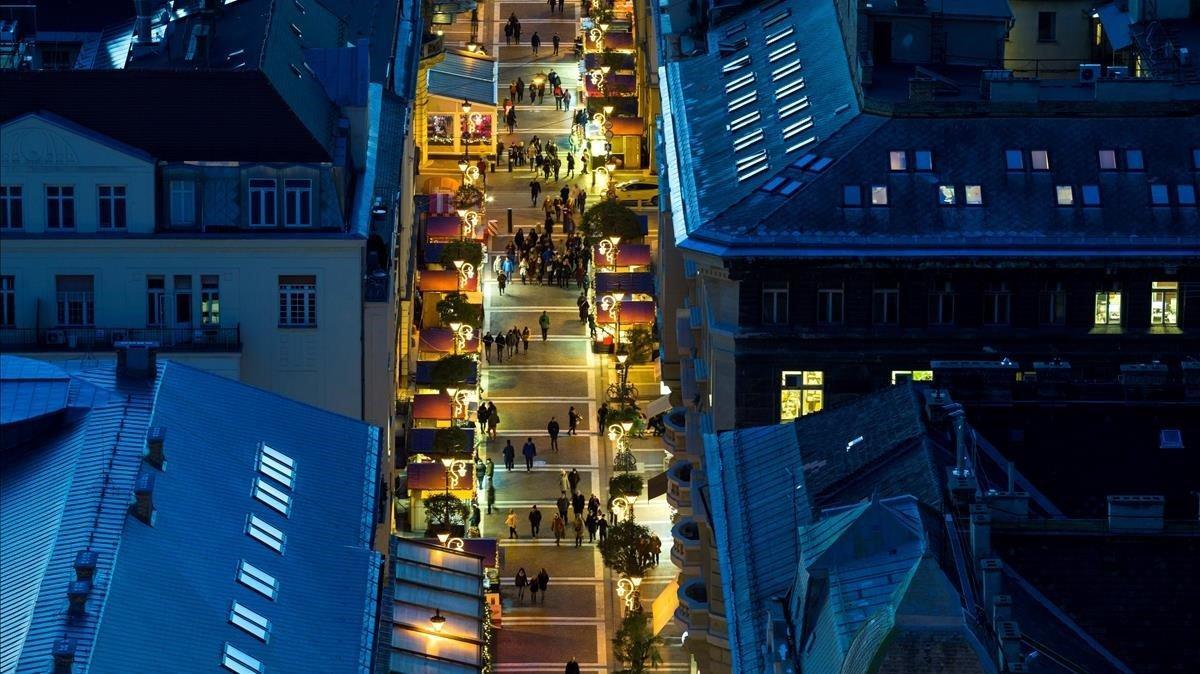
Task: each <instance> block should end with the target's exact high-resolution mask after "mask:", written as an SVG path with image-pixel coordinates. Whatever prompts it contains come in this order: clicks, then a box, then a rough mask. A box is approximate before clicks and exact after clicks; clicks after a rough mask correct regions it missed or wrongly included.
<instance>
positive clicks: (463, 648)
mask: <svg viewBox="0 0 1200 674" xmlns="http://www.w3.org/2000/svg"><path fill="white" fill-rule="evenodd" d="M391 552H392V555H391V560H390V561H391V564H392V574H391V578H390V579H389V580H391V581H392V587H393V592H394V596H393V602H392V606H391V607H390V613H391V620H392V622H393V628H392V634H391V638H390V639H388V640H387V641H386V642H385V643H387V644H388V645H390V646H391V658H390V664H391V671H394V672H426V673H428V674H438V673H441V672H447V673H450V672H463V673H469V672H478V671H480V668H481V667H482V665H483V623H482V619H481V617H480V615H481V611H482V608H483V570H484V559H483V557H481V556H478V555H474V554H471V553H470V552H465V551H458V550H451V549H449V548H446V547H444V546H441V545H432V544H429V543H425V542H421V541H415V540H411V539H403V538H397V537H393V538H392V540H391ZM434 608H437V609H438V610H439V611H440V613H441V615H442V616H443V617H444V618H446V622H445V623H444V627H443V628H442V631H441V632H440V633H434V632H432V631H431V630H430V629H429V628H428V625H429V617H430V616H431V615H432V614H431V613H430V612H431V611H433V610H434Z"/></svg>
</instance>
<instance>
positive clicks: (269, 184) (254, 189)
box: [250, 178, 275, 227]
mask: <svg viewBox="0 0 1200 674" xmlns="http://www.w3.org/2000/svg"><path fill="white" fill-rule="evenodd" d="M250 226H251V227H274V226H275V181H274V180H268V179H261V178H260V179H254V180H251V181H250Z"/></svg>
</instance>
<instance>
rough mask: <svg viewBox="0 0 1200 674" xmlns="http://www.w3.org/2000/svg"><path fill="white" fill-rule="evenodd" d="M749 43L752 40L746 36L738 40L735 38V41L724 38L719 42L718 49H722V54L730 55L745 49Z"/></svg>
mask: <svg viewBox="0 0 1200 674" xmlns="http://www.w3.org/2000/svg"><path fill="white" fill-rule="evenodd" d="M749 44H750V41H749V40H747V39H746V38H744V37H743V38H738V39H737V40H734V41H733V42H730V41H728V40H722V41H720V42H718V43H717V49H719V50H720V52H721V55H722V56H729V55H730V54H733V53H735V52H738V51H741V50H743V49H745V48H746V46H747V45H749Z"/></svg>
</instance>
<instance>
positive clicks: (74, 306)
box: [54, 276, 96, 327]
mask: <svg viewBox="0 0 1200 674" xmlns="http://www.w3.org/2000/svg"><path fill="white" fill-rule="evenodd" d="M54 284H55V288H56V290H57V291H58V297H57V302H56V304H57V309H58V311H57V318H58V325H60V326H63V327H72V326H74V327H82V326H90V325H94V324H95V322H96V296H95V281H94V280H93V278H92V277H91V276H56V277H54Z"/></svg>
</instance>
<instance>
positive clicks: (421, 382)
mask: <svg viewBox="0 0 1200 674" xmlns="http://www.w3.org/2000/svg"><path fill="white" fill-rule="evenodd" d="M436 366H437V361H436V360H422V361H420V362H418V363H417V373H416V382H417V385H418V386H429V385H431V384H432V383H433V369H434V367H436ZM478 379H479V363H473V364H472V367H471V373H470V375H468V376H467V381H466V382H465V383H467V384H470V385H474V384H475V383H476V382H477V381H478Z"/></svg>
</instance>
